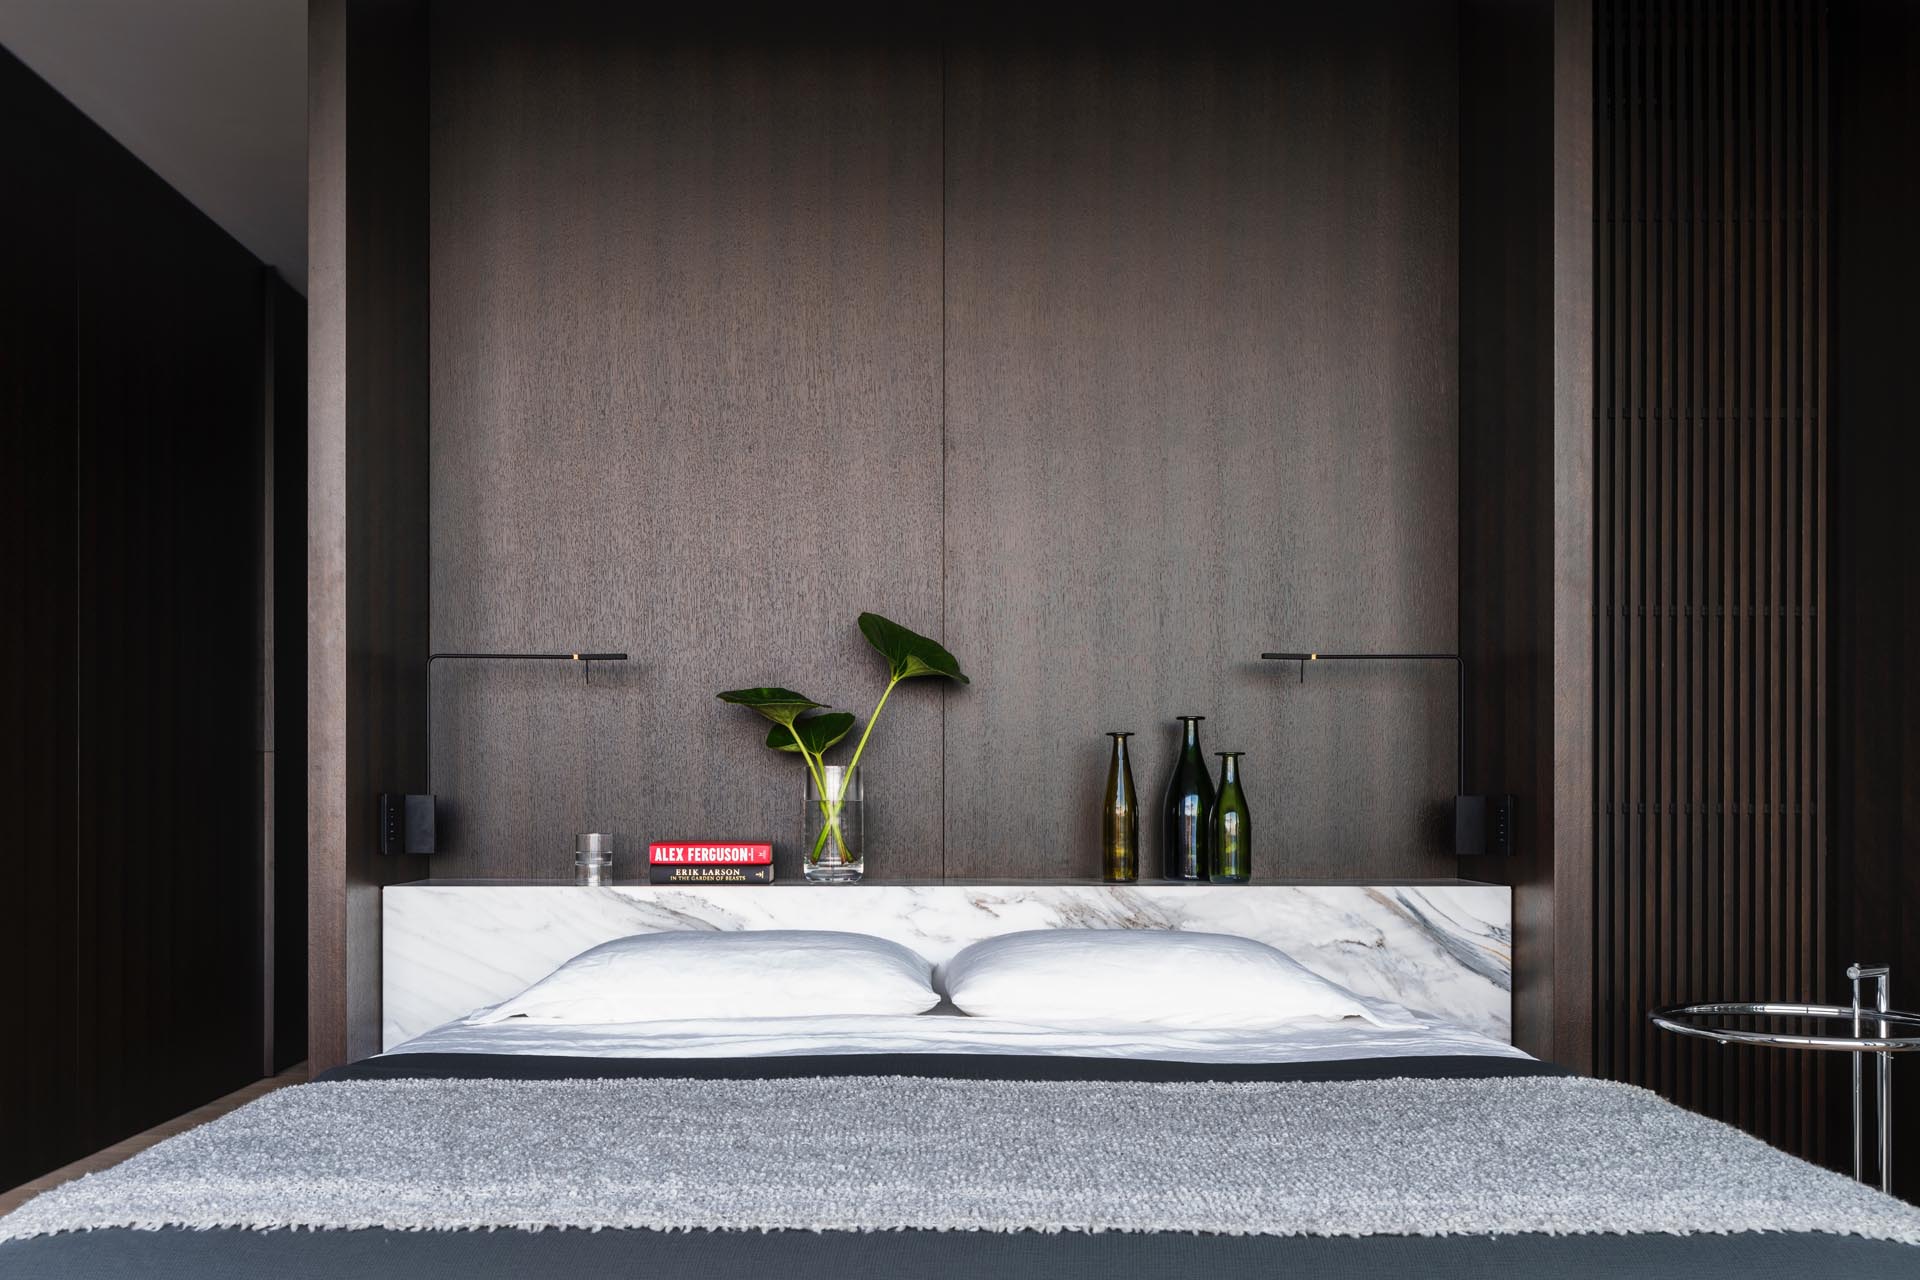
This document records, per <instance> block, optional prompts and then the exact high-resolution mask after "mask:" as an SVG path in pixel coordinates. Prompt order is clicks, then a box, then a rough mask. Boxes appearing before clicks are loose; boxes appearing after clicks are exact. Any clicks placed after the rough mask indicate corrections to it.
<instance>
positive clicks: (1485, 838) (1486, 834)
mask: <svg viewBox="0 0 1920 1280" xmlns="http://www.w3.org/2000/svg"><path fill="white" fill-rule="evenodd" d="M1260 656H1261V658H1263V659H1265V660H1266V661H1269V662H1293V663H1298V664H1299V668H1300V683H1302V684H1305V683H1306V682H1307V664H1308V663H1309V662H1451V663H1452V664H1453V671H1454V692H1455V697H1456V698H1457V700H1458V701H1457V704H1456V712H1457V714H1456V716H1455V723H1456V728H1457V740H1458V745H1457V748H1456V751H1457V756H1456V759H1457V763H1458V768H1459V774H1458V781H1457V783H1456V785H1455V787H1454V795H1453V852H1454V854H1455V855H1456V856H1458V857H1462V858H1470V857H1481V856H1483V855H1487V854H1493V855H1498V856H1501V857H1506V856H1509V855H1511V854H1512V853H1513V797H1512V796H1470V795H1468V794H1467V793H1466V792H1467V664H1466V663H1465V662H1463V661H1461V659H1460V655H1459V654H1457V653H1263V654H1261V655H1260Z"/></svg>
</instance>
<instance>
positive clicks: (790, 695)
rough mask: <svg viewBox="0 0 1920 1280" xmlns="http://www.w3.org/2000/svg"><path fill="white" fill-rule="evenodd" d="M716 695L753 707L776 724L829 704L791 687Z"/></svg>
mask: <svg viewBox="0 0 1920 1280" xmlns="http://www.w3.org/2000/svg"><path fill="white" fill-rule="evenodd" d="M715 696H717V697H718V698H719V699H720V701H722V702H731V703H733V704H734V705H735V706H738V707H752V708H753V709H754V710H755V711H758V712H759V713H760V714H761V715H763V716H765V717H766V718H767V719H769V720H771V721H773V722H774V723H775V724H792V723H793V722H794V721H795V720H796V719H798V718H799V717H800V716H801V715H803V714H805V713H806V712H809V711H812V710H813V709H814V708H815V707H824V706H826V705H827V704H826V703H824V702H815V701H814V700H813V699H812V698H809V697H807V696H806V695H805V694H800V693H795V692H794V691H793V690H791V689H729V690H728V691H727V692H725V693H722V694H717V695H715Z"/></svg>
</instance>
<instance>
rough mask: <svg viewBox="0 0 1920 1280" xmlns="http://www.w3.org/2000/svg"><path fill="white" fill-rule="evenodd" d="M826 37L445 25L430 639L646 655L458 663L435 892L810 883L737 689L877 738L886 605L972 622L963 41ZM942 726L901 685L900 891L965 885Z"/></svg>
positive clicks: (438, 725)
mask: <svg viewBox="0 0 1920 1280" xmlns="http://www.w3.org/2000/svg"><path fill="white" fill-rule="evenodd" d="M805 26H806V31H805V34H797V33H794V32H783V31H781V30H778V29H774V30H766V29H761V28H758V27H756V28H755V30H754V32H753V33H752V35H751V36H750V37H749V36H741V37H739V38H735V37H734V36H732V35H730V34H727V33H726V31H725V29H724V28H723V27H722V26H721V25H720V24H716V23H691V24H688V25H687V26H685V27H681V26H677V25H675V23H674V22H673V21H667V22H665V23H663V22H662V21H660V20H659V19H658V16H657V15H654V14H651V13H648V14H640V13H638V12H624V11H622V10H621V9H620V8H619V7H617V6H606V5H590V4H582V3H563V4H555V5H546V6H542V7H541V9H540V10H539V12H538V14H537V15H534V14H531V13H530V12H529V10H528V9H527V8H526V6H524V5H518V4H499V3H489V4H461V5H458V6H446V7H440V8H436V12H435V21H434V24H433V57H432V83H433V109H432V137H433V144H432V172H433V181H432V191H433V214H432V272H433V288H432V299H433V325H432V332H433V345H432V382H433V396H432V421H433V588H434V589H433V640H434V647H435V648H436V649H442V650H448V649H453V650H468V651H490V650H555V649H559V650H573V649H577V648H588V647H591V648H600V649H620V650H626V651H628V652H630V653H632V654H633V658H634V660H633V661H632V662H631V663H628V664H626V665H624V666H603V667H598V668H596V669H595V671H594V672H593V682H592V685H591V686H588V685H587V684H586V683H585V682H584V681H583V679H582V673H581V672H580V671H579V670H578V669H577V668H571V667H567V668H559V669H556V668H555V667H554V666H553V665H551V664H523V665H520V666H514V665H511V664H504V663H469V664H447V663H443V664H440V665H439V666H437V667H436V670H435V674H434V690H433V695H434V700H435V707H434V715H435V722H434V752H435V760H434V762H433V763H434V769H433V777H434V786H435V788H436V790H437V791H438V792H439V794H440V796H441V812H442V822H443V826H442V837H443V838H442V841H441V844H440V848H441V853H440V854H439V855H437V856H436V857H435V859H434V871H435V874H436V875H440V876H467V875H493V876H571V874H572V848H573V835H574V833H575V832H580V831H595V830H605V831H612V832H614V833H615V834H616V835H617V837H618V839H619V845H618V856H617V859H616V866H615V870H616V873H617V874H619V875H621V876H631V875H633V874H635V873H636V871H637V870H638V869H639V867H640V860H641V859H643V858H644V846H645V844H646V843H647V842H648V841H650V840H658V839H674V838H681V839H685V838H692V837H709V838H734V839H746V838H756V839H758V838H768V839H771V840H773V841H774V842H775V845H776V849H777V864H776V865H777V867H778V873H779V874H780V875H781V876H783V877H788V876H797V875H798V874H799V863H798V861H797V858H798V853H797V850H796V845H797V842H798V839H799V828H800V820H801V804H800V801H801V784H802V778H803V775H802V773H801V770H800V768H799V767H798V763H797V762H796V761H795V760H793V759H792V758H791V757H786V756H776V755H774V754H773V753H772V752H769V751H767V750H765V749H764V748H763V747H762V746H760V745H759V744H760V741H761V739H762V738H764V736H765V733H766V725H765V722H763V721H761V720H759V719H758V718H757V717H755V716H753V715H752V714H751V713H749V712H746V711H743V710H741V709H739V708H733V707H727V706H724V705H722V704H721V703H719V702H717V701H716V700H715V698H714V695H715V694H716V693H717V692H719V691H720V690H723V689H731V688H739V687H742V686H751V685H761V684H783V685H788V686H790V687H793V688H796V689H799V690H801V691H803V692H806V693H809V694H811V695H812V696H813V697H815V698H816V699H819V700H821V701H823V702H828V703H832V704H834V705H836V706H841V707H846V708H851V709H854V710H856V711H858V712H860V713H861V715H862V718H863V719H864V715H865V713H866V711H868V710H869V709H871V707H872V706H873V703H874V701H875V699H876V698H877V697H878V694H879V692H880V689H881V687H882V684H883V682H884V674H885V669H884V666H883V665H882V664H881V662H880V660H879V659H878V657H877V656H875V655H874V654H873V653H872V652H871V651H870V650H869V649H868V648H867V646H866V644H865V642H864V641H863V640H862V639H861V637H860V635H859V633H858V631H857V630H856V629H855V626H854V618H855V615H856V614H857V613H858V612H859V611H861V610H863V609H872V610H876V611H878V612H881V613H884V614H886V615H888V616H889V617H892V618H895V619H897V620H898V621H900V622H902V623H905V624H906V625H908V626H911V627H914V628H916V629H918V630H921V631H925V632H928V633H931V634H934V635H936V636H938V635H939V634H940V633H941V630H942V616H941V605H940V600H941V505H940V485H941V465H940V464H941V449H940V328H941V311H940V239H939V237H940V216H941V207H940V198H941V191H940V63H939V57H938V53H937V46H935V45H934V44H932V43H930V42H923V41H918V40H907V41H905V42H904V43H892V42H888V41H886V40H883V39H880V38H877V37H867V36H859V35H856V34H853V33H849V32H844V31H835V30H834V29H833V23H832V22H831V21H822V20H819V18H818V15H812V16H810V17H809V19H808V20H807V22H806V24H805ZM960 658H961V661H962V663H963V664H967V665H971V661H972V659H973V655H971V654H969V653H968V652H966V651H965V650H964V649H963V650H962V651H961V652H960ZM940 722H941V694H940V691H939V690H937V689H932V688H924V687H913V686H905V687H903V688H902V689H901V690H900V691H899V692H898V693H896V694H895V696H894V698H893V700H892V702H891V703H890V704H889V707H888V710H887V713H886V717H885V719H883V720H882V722H881V726H880V728H879V729H878V730H877V731H876V733H875V735H874V738H873V741H872V743H871V745H870V746H869V747H868V750H867V755H866V761H865V764H864V765H863V768H864V769H865V770H866V771H867V773H868V780H867V786H868V792H869V797H870V799H869V809H870V813H869V816H868V819H867V822H868V837H867V838H868V842H869V847H870V849H871V850H872V864H873V868H874V871H875V873H876V874H878V875H882V876H885V877H886V878H890V879H891V878H898V877H906V876H929V875H931V876H938V875H939V874H940V873H941V870H942V858H941V815H940V801H941V794H940V778H941V739H940Z"/></svg>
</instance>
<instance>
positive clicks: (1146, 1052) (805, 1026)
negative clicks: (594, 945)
mask: <svg viewBox="0 0 1920 1280" xmlns="http://www.w3.org/2000/svg"><path fill="white" fill-rule="evenodd" d="M1367 1003H1368V1004H1369V1005H1372V1006H1375V1007H1377V1008H1378V1009H1379V1010H1380V1011H1381V1012H1382V1013H1383V1014H1385V1015H1387V1016H1386V1017H1385V1019H1384V1020H1386V1021H1388V1022H1390V1023H1391V1024H1392V1025H1389V1026H1376V1025H1373V1024H1371V1023H1368V1022H1364V1021H1362V1020H1361V1019H1359V1018H1342V1019H1329V1018H1301V1019H1297V1020H1295V1021H1291V1022H1287V1023H1283V1024H1281V1025H1278V1026H1273V1027H1262V1028H1258V1029H1234V1030H1194V1029H1185V1028H1176V1027H1157V1026H1141V1025H1133V1024H1126V1023H1105V1024H1091V1023H1079V1024H1075V1025H1073V1026H1071V1027H1047V1026H1033V1025H1029V1024H1026V1023H1019V1022H1003V1021H998V1020H994V1019H990V1018H968V1017H963V1016H959V1015H955V1014H943V1013H938V1012H935V1013H929V1014H918V1015H889V1016H877V1015H863V1016H857V1017H810V1018H734V1019H702V1020H696V1021H685V1022H626V1023H604V1024H599V1025H593V1024H585V1025H566V1026H556V1025H553V1024H551V1023H532V1022H525V1021H511V1020H510V1021H507V1022H497V1023H491V1024H488V1025H484V1026H469V1025H465V1024H463V1023H459V1022H455V1023H449V1024H448V1025H446V1026H444V1027H440V1028H438V1029H437V1030H434V1031H429V1032H427V1033H426V1034H425V1035H423V1036H419V1037H416V1038H415V1039H413V1040H409V1041H407V1042H406V1043H405V1044H402V1045H399V1046H397V1047H396V1048H394V1049H391V1050H389V1051H388V1052H389V1054H401V1053H513V1054H544V1055H551V1056H557V1057H586V1058H763V1057H792V1056H798V1055H805V1054H843V1053H1010V1054H1054V1055H1060V1056H1066V1057H1090V1058H1147V1059H1157V1060H1162V1061H1173V1062H1325V1061H1330V1060H1334V1059H1340V1058H1398V1057H1433V1056H1437V1055H1443V1054H1468V1055H1479V1056H1486V1057H1503V1058H1524V1057H1527V1056H1528V1055H1527V1054H1524V1053H1522V1052H1521V1051H1520V1050H1518V1049H1516V1048H1514V1047H1513V1046H1512V1045H1510V1044H1506V1043H1504V1042H1503V1041H1499V1040H1495V1039H1493V1038H1492V1037H1490V1036H1484V1035H1481V1034H1479V1033H1478V1032H1475V1031H1469V1030H1467V1029H1466V1028H1464V1027H1458V1026H1454V1025H1452V1024H1450V1023H1446V1022H1442V1021H1439V1020H1437V1019H1433V1018H1427V1017H1423V1016H1421V1015H1419V1014H1413V1013H1409V1012H1408V1011H1407V1010H1405V1009H1401V1008H1399V1007H1398V1006H1397V1005H1390V1004H1384V1003H1382V1002H1378V1001H1368V1002H1367Z"/></svg>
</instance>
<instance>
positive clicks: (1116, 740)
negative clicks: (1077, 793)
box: [1100, 733, 1140, 884]
mask: <svg viewBox="0 0 1920 1280" xmlns="http://www.w3.org/2000/svg"><path fill="white" fill-rule="evenodd" d="M1107 736H1108V737H1109V738H1112V739H1113V759H1112V760H1111V761H1110V762H1109V763H1108V765H1107V789H1106V792H1105V794H1103V795H1102V796H1101V797H1100V855H1101V856H1100V861H1101V878H1102V879H1104V880H1106V881H1107V883H1109V884H1131V883H1133V882H1134V881H1135V880H1138V879H1139V878H1140V806H1139V804H1138V803H1137V802H1136V801H1135V800H1134V795H1133V765H1132V764H1131V763H1130V762H1129V761H1128V759H1127V739H1128V738H1131V737H1132V736H1133V735H1132V734H1130V733H1109V734H1108V735H1107Z"/></svg>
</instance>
